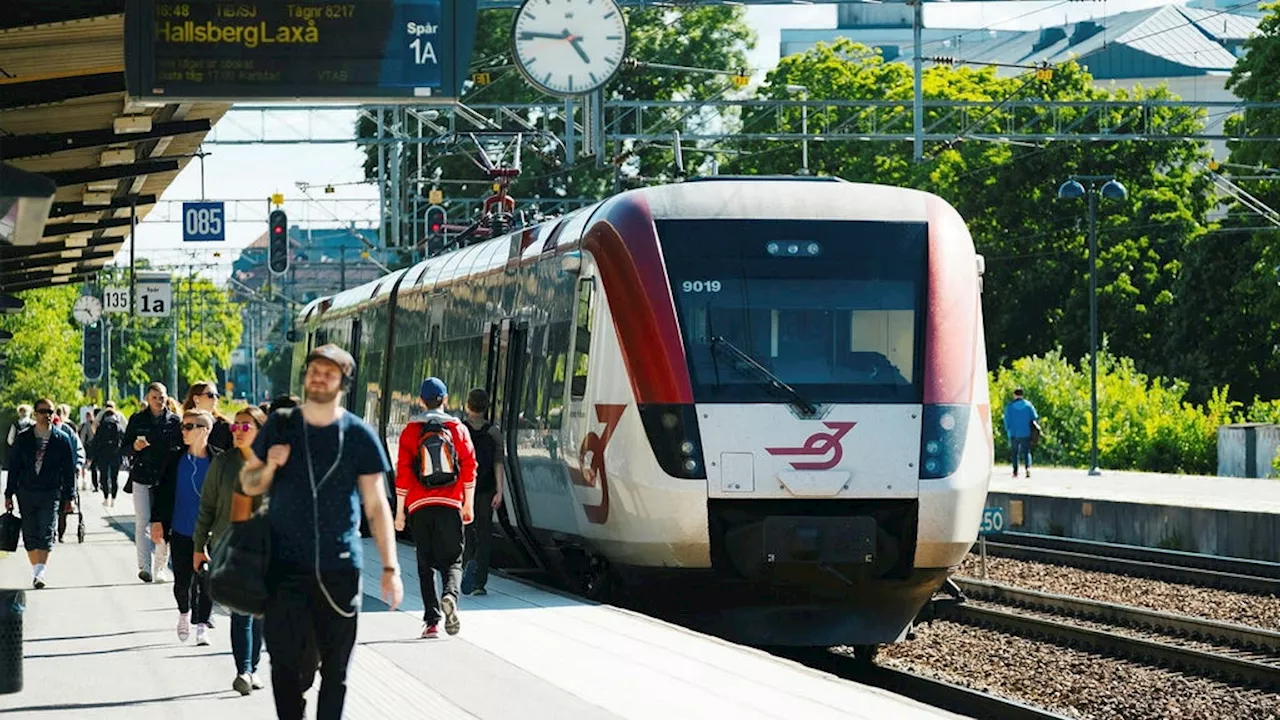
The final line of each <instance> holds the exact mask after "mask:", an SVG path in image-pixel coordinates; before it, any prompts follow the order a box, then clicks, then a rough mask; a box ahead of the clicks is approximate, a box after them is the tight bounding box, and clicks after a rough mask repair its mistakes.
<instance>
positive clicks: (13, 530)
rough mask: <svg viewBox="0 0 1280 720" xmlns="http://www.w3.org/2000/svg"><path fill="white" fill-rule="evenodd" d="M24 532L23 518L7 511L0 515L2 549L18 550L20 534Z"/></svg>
mask: <svg viewBox="0 0 1280 720" xmlns="http://www.w3.org/2000/svg"><path fill="white" fill-rule="evenodd" d="M21 534H22V518H19V517H18V516H17V515H14V514H13V513H11V512H7V513H5V514H4V515H0V551H2V552H17V550H18V536H19V535H21Z"/></svg>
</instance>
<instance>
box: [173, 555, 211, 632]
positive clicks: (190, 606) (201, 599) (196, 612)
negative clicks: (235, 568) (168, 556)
mask: <svg viewBox="0 0 1280 720" xmlns="http://www.w3.org/2000/svg"><path fill="white" fill-rule="evenodd" d="M169 546H170V547H171V548H173V599H174V600H177V601H178V612H183V613H187V612H189V613H191V622H192V623H193V624H195V625H207V624H209V615H210V614H212V613H213V596H211V595H210V594H209V573H207V572H202V573H197V572H196V571H195V569H194V568H192V567H191V559H192V557H193V556H194V555H195V541H194V540H192V539H191V538H189V537H187V536H186V535H181V534H179V533H172V534H171V535H170V537H169Z"/></svg>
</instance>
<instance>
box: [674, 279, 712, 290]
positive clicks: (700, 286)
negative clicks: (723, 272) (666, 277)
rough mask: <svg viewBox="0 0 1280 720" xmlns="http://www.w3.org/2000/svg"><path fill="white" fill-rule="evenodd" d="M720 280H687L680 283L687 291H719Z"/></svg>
mask: <svg viewBox="0 0 1280 720" xmlns="http://www.w3.org/2000/svg"><path fill="white" fill-rule="evenodd" d="M720 287H721V285H720V281H719V280H685V281H684V282H682V283H680V290H681V291H683V292H687V293H718V292H720Z"/></svg>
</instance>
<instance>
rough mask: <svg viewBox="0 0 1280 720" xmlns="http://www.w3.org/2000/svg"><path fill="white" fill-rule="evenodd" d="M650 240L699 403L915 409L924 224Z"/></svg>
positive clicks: (665, 226) (744, 230) (679, 228)
mask: <svg viewBox="0 0 1280 720" xmlns="http://www.w3.org/2000/svg"><path fill="white" fill-rule="evenodd" d="M657 230H658V237H659V238H660V242H661V244H662V252H663V257H664V259H665V262H666V266H667V276H668V278H669V279H670V282H671V290H672V295H673V296H674V298H675V306H676V312H677V314H678V315H679V317H680V325H681V332H682V334H683V336H684V343H685V353H686V354H687V356H688V360H689V372H690V375H691V379H692V382H693V393H694V399H695V400H696V401H697V402H788V403H794V404H797V405H799V406H803V405H804V404H807V403H814V404H822V403H835V402H843V403H857V402H861V403H872V402H874V403H919V402H921V401H922V389H921V388H922V383H921V377H920V376H921V372H922V370H921V368H922V362H921V357H920V355H921V352H920V349H921V339H922V338H923V335H924V333H923V326H924V303H925V300H924V298H925V278H926V275H927V270H928V268H927V266H926V262H925V253H926V248H927V246H928V236H927V228H926V225H925V224H924V223H901V222H871V221H794V220H788V221H768V220H662V221H658V222H657Z"/></svg>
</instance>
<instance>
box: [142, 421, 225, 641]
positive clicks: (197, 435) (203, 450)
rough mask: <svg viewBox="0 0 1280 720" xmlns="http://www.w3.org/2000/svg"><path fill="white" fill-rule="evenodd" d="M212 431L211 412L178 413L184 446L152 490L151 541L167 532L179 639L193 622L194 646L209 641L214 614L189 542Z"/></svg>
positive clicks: (204, 577) (157, 540)
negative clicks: (171, 560) (210, 624)
mask: <svg viewBox="0 0 1280 720" xmlns="http://www.w3.org/2000/svg"><path fill="white" fill-rule="evenodd" d="M212 430H213V416H212V415H210V414H209V413H208V412H207V411H205V410H187V411H186V412H185V413H183V415H182V441H183V445H184V446H183V448H182V449H181V450H180V451H178V452H176V453H174V454H173V455H172V456H171V457H170V458H169V462H167V463H166V464H165V472H164V474H163V475H162V476H161V480H160V483H159V484H158V485H157V486H156V487H154V488H152V491H151V492H152V501H151V539H152V540H153V541H154V542H155V543H156V544H157V545H159V544H160V543H161V542H163V541H164V540H165V537H166V535H167V536H168V540H169V550H170V555H171V557H172V558H173V597H174V599H175V600H177V601H178V639H179V640H181V641H183V642H186V640H187V638H188V637H190V635H191V621H192V620H194V621H195V626H196V645H208V644H209V615H210V614H211V613H212V612H213V598H212V597H211V596H210V595H209V574H208V573H206V572H201V571H200V570H199V569H198V568H199V565H198V564H196V563H195V562H193V558H194V556H195V550H196V549H195V542H194V540H192V538H194V537H195V534H196V515H198V514H199V510H200V494H201V489H202V488H203V487H204V482H205V478H206V477H207V475H208V472H209V464H210V462H211V461H212V459H213V458H212V455H211V454H210V452H209V450H210V448H209V433H210V431H212ZM201 549H203V547H202V548H201ZM192 615H194V617H192Z"/></svg>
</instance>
